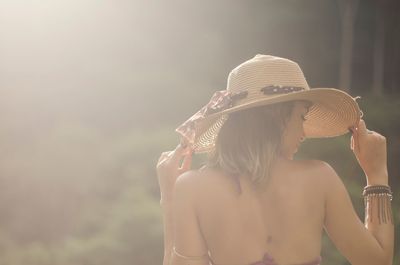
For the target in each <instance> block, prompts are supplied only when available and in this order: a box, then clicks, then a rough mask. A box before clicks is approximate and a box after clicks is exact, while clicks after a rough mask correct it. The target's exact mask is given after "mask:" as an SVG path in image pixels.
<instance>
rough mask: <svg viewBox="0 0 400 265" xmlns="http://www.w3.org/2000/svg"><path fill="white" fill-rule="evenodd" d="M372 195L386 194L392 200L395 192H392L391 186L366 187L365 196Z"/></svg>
mask: <svg viewBox="0 0 400 265" xmlns="http://www.w3.org/2000/svg"><path fill="white" fill-rule="evenodd" d="M371 194H386V195H387V196H388V197H389V198H390V200H392V199H393V192H392V191H391V189H390V187H389V186H385V185H372V186H365V187H364V191H363V196H364V197H365V196H368V195H371Z"/></svg>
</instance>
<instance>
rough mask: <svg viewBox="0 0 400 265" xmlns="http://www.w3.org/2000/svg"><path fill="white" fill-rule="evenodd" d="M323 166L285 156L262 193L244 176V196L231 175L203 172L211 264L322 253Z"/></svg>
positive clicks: (201, 201) (200, 204)
mask: <svg viewBox="0 0 400 265" xmlns="http://www.w3.org/2000/svg"><path fill="white" fill-rule="evenodd" d="M322 164H323V162H321V161H297V160H281V161H279V162H277V163H276V164H275V166H274V168H273V169H272V175H271V181H270V182H269V184H268V187H267V189H266V190H265V192H263V193H261V192H259V191H256V190H254V189H253V188H252V186H251V182H250V180H248V179H246V178H245V177H241V178H240V185H241V190H242V193H241V195H238V189H237V184H236V183H235V181H233V179H232V177H229V176H227V175H225V174H223V173H222V172H218V171H216V170H213V169H209V168H204V169H203V170H199V171H198V179H197V180H196V181H195V182H196V183H195V185H197V188H196V190H197V191H199V192H198V193H197V192H196V193H197V194H198V195H197V196H196V197H197V198H198V199H197V200H196V205H197V213H198V219H199V224H200V227H201V230H202V233H203V236H204V238H205V241H206V243H207V246H208V248H209V251H210V253H211V258H212V260H213V262H214V263H215V264H251V263H252V262H256V261H259V260H260V259H261V258H262V257H263V256H264V254H265V253H269V254H270V255H271V256H272V257H273V258H274V259H275V261H276V262H277V263H278V264H301V263H305V262H309V261H312V260H315V258H316V257H319V253H320V250H321V235H322V232H323V225H324V211H325V208H324V207H325V197H324V196H325V195H324V194H325V193H324V190H325V188H324V186H323V176H321V175H322V174H323V171H322V168H323V166H322ZM228 253H229V254H228Z"/></svg>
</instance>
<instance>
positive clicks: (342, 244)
mask: <svg viewBox="0 0 400 265" xmlns="http://www.w3.org/2000/svg"><path fill="white" fill-rule="evenodd" d="M351 145H352V149H353V152H354V154H355V155H356V158H357V160H358V161H359V163H360V166H361V167H362V169H363V170H364V172H365V174H366V177H367V185H388V174H387V165H386V164H387V162H386V140H385V138H384V137H383V136H382V135H380V134H378V133H376V132H372V133H368V132H367V129H366V127H365V123H364V121H363V120H361V121H360V123H359V126H358V128H357V130H354V132H353V137H352V144H351ZM323 170H324V173H325V174H324V176H325V177H326V182H325V183H326V185H327V186H326V187H327V189H326V207H325V211H326V213H325V224H324V225H325V230H326V232H327V234H328V235H329V237H330V238H331V240H332V241H333V243H334V244H335V245H336V247H337V248H338V250H339V251H340V252H341V253H342V254H343V255H344V256H345V257H346V258H347V259H348V260H349V261H350V263H351V264H353V265H392V259H393V245H394V225H393V223H392V222H390V221H388V222H378V220H377V219H378V218H377V217H378V209H379V208H380V207H378V206H377V205H376V204H374V205H372V207H371V205H368V208H370V210H372V216H373V217H374V218H373V220H372V221H371V220H370V219H366V221H365V223H364V224H363V223H362V222H361V220H360V219H359V217H358V216H357V214H356V212H355V210H354V208H353V205H352V202H351V199H350V196H349V194H348V192H347V190H346V187H345V186H344V184H343V182H342V180H341V179H340V178H339V176H338V175H337V174H336V172H335V171H334V170H333V169H332V168H331V167H330V166H329V165H328V164H324V169H323ZM360 195H361V194H360ZM389 210H390V213H391V208H390V209H389ZM366 214H367V213H366Z"/></svg>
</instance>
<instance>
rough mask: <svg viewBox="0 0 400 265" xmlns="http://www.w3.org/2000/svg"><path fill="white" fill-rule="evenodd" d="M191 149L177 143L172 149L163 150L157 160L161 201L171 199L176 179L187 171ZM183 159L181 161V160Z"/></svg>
mask: <svg viewBox="0 0 400 265" xmlns="http://www.w3.org/2000/svg"><path fill="white" fill-rule="evenodd" d="M192 155H193V150H191V149H190V148H189V147H188V146H183V145H182V144H178V146H177V147H176V148H175V150H173V151H167V152H163V153H162V154H161V156H160V158H159V159H158V162H157V178H158V185H159V186H160V192H161V201H163V202H164V203H168V202H170V201H172V193H173V190H174V186H175V182H176V179H177V178H178V177H179V176H180V175H181V174H182V173H184V172H185V171H188V170H189V169H190V167H191V163H192ZM182 160H183V161H182Z"/></svg>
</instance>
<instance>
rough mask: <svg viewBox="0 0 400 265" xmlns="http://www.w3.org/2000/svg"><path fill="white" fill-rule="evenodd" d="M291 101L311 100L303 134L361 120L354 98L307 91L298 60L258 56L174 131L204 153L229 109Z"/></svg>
mask: <svg viewBox="0 0 400 265" xmlns="http://www.w3.org/2000/svg"><path fill="white" fill-rule="evenodd" d="M293 100H306V101H310V102H312V106H311V107H310V109H309V112H308V113H307V116H306V121H305V122H304V133H305V135H306V137H307V138H320V137H333V136H339V135H343V134H345V133H347V132H348V131H349V128H350V127H352V126H354V125H356V124H357V123H358V121H359V120H360V116H361V115H360V114H361V112H360V109H359V107H358V104H357V102H356V98H352V97H351V96H350V95H349V94H347V93H345V92H343V91H341V90H338V89H334V88H313V89H310V88H309V86H308V84H307V81H306V79H305V77H304V75H303V72H302V71H301V69H300V67H299V65H298V64H297V63H295V62H293V61H290V60H288V59H284V58H280V57H275V56H271V55H260V54H258V55H256V56H255V57H254V58H252V59H250V60H248V61H246V62H244V63H242V64H240V65H239V66H237V67H236V68H235V69H233V70H232V71H231V72H230V74H229V76H228V83H227V89H226V90H222V91H217V92H215V93H214V95H213V96H212V98H211V100H210V102H209V103H208V104H207V105H206V106H204V107H203V108H202V109H201V110H199V111H198V112H197V113H195V114H194V115H193V116H192V117H191V118H189V119H188V120H187V121H185V122H184V123H183V124H182V125H180V126H179V127H178V128H177V129H176V131H177V132H178V133H179V134H180V135H181V137H182V138H181V141H182V142H185V143H187V144H189V145H190V146H191V147H192V149H193V150H194V151H195V152H197V153H201V152H208V151H211V150H212V149H213V148H214V145H215V140H216V137H217V135H218V132H219V130H220V128H221V127H222V125H223V124H224V122H225V121H226V119H227V118H228V116H229V115H228V114H229V113H232V112H236V111H240V110H243V109H248V108H253V107H257V106H265V105H270V104H275V103H280V102H287V101H293Z"/></svg>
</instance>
